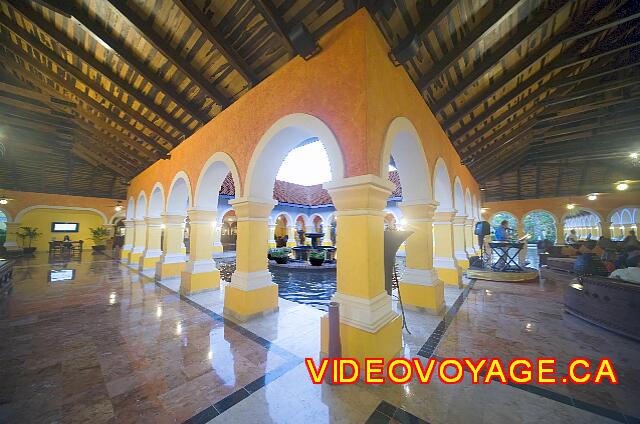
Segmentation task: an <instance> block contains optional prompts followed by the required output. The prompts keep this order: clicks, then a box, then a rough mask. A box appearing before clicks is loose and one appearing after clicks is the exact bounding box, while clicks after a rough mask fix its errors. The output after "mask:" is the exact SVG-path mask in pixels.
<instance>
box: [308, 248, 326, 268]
mask: <svg viewBox="0 0 640 424" xmlns="http://www.w3.org/2000/svg"><path fill="white" fill-rule="evenodd" d="M309 262H310V263H311V265H313V266H321V265H322V264H323V263H324V250H314V251H312V252H311V253H309Z"/></svg>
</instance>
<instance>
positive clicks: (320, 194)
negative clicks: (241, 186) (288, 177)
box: [220, 171, 402, 206]
mask: <svg viewBox="0 0 640 424" xmlns="http://www.w3.org/2000/svg"><path fill="white" fill-rule="evenodd" d="M389 181H391V182H392V183H394V184H395V186H396V188H395V190H394V191H393V193H391V197H402V187H401V186H400V176H399V175H398V171H391V172H389ZM220 194H222V195H227V196H235V188H234V186H233V178H232V177H231V173H229V174H228V175H227V178H225V180H224V182H223V183H222V187H221V189H220ZM273 198H274V199H275V200H277V201H278V202H282V203H291V204H294V205H305V206H318V205H330V204H331V196H329V193H328V192H327V190H325V189H323V188H322V184H316V185H312V186H303V185H299V184H294V183H289V182H286V181H280V180H276V183H275V185H274V187H273Z"/></svg>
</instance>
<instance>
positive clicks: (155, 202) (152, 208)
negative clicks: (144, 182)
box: [146, 183, 164, 218]
mask: <svg viewBox="0 0 640 424" xmlns="http://www.w3.org/2000/svg"><path fill="white" fill-rule="evenodd" d="M163 212H164V188H163V187H162V183H156V184H155V185H154V186H153V189H152V190H151V196H150V197H149V206H148V208H147V215H146V216H148V217H149V218H159V217H160V215H162V213H163Z"/></svg>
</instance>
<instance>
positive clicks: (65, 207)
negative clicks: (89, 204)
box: [15, 205, 109, 224]
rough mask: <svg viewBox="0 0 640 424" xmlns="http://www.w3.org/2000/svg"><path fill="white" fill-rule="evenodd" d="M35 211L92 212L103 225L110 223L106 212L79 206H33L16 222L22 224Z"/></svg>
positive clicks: (20, 215)
mask: <svg viewBox="0 0 640 424" xmlns="http://www.w3.org/2000/svg"><path fill="white" fill-rule="evenodd" d="M34 209H68V210H73V211H90V212H95V213H96V214H98V215H99V216H100V218H102V223H103V224H108V223H109V220H108V218H107V215H105V214H104V212H102V211H100V210H98V209H95V208H81V207H79V206H49V205H33V206H29V207H26V208H24V209H22V210H21V211H20V212H18V213H17V214H16V218H15V222H21V221H22V218H23V217H24V216H25V215H26V214H27V212H29V211H32V210H34Z"/></svg>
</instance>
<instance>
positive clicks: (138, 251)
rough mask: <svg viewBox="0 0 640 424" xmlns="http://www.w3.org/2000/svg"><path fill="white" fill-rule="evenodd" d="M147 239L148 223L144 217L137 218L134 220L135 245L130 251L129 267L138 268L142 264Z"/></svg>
mask: <svg viewBox="0 0 640 424" xmlns="http://www.w3.org/2000/svg"><path fill="white" fill-rule="evenodd" d="M146 241H147V224H146V222H145V220H144V218H141V219H135V220H134V221H133V247H132V248H131V251H130V252H129V260H128V261H127V263H128V264H129V267H131V268H134V269H138V267H139V266H140V256H142V252H144V249H145V242H146Z"/></svg>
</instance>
